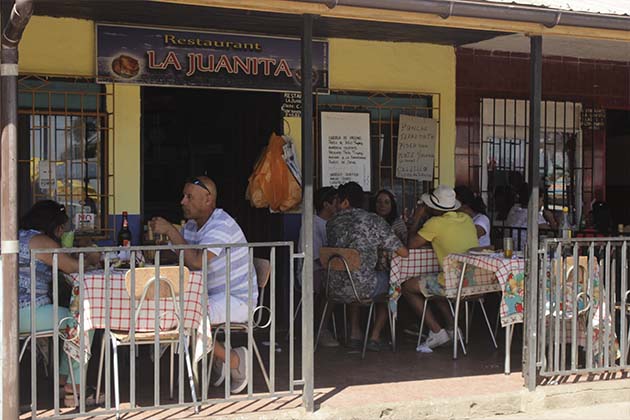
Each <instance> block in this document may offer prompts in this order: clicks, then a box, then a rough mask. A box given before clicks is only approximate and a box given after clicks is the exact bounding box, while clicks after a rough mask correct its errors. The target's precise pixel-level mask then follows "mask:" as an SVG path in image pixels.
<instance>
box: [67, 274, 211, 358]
mask: <svg viewBox="0 0 630 420" xmlns="http://www.w3.org/2000/svg"><path fill="white" fill-rule="evenodd" d="M126 271H127V270H115V269H112V270H110V273H109V277H108V278H106V276H105V272H104V270H98V271H90V272H87V273H85V274H84V276H83V290H82V293H83V295H82V299H80V298H79V295H80V292H81V290H80V276H79V274H76V273H75V274H72V275H71V276H70V278H71V280H72V281H73V290H72V299H71V302H70V311H71V313H72V315H73V316H74V318H75V320H76V321H77V325H79V323H80V321H81V314H80V312H79V309H80V301H81V300H82V301H83V328H81V330H82V331H83V332H84V333H85V332H87V331H89V330H93V329H105V328H106V327H107V315H108V314H109V322H110V323H109V328H110V329H111V330H116V331H129V330H130V328H131V323H130V320H131V299H130V298H129V294H128V293H127V290H126V288H125V273H126ZM108 284H109V293H110V295H109V297H110V298H109V304H107V300H106V288H107V286H108ZM205 296H207V292H205V291H204V290H203V278H202V274H201V272H200V271H191V272H190V277H189V280H188V284H187V286H186V290H185V292H184V295H183V298H184V316H183V319H184V327H185V328H186V329H188V330H192V329H198V328H199V327H200V326H201V325H200V324H201V322H200V321H201V319H202V312H203V308H202V304H203V303H202V302H203V301H202V299H203V298H204V297H205ZM138 303H139V302H138V301H137V300H136V302H135V305H138ZM177 304H178V305H179V301H178V302H177ZM136 309H137V306H136ZM158 314H159V325H160V329H161V330H169V329H173V328H175V327H176V326H177V319H176V312H175V310H174V308H173V303H172V301H171V299H170V298H162V299H160V303H159V308H158ZM154 319H155V301H154V300H153V299H150V300H147V301H145V303H144V305H143V306H142V308H141V309H140V313H139V315H138V319H137V322H136V331H138V332H140V331H154V330H155V321H154ZM208 325H209V324H208ZM66 335H67V336H68V337H70V338H71V340H68V341H66V346H65V348H66V351H67V352H68V353H69V354H70V355H71V356H73V357H75V356H76V357H75V358H76V359H79V358H80V355H79V354H78V353H79V351H78V345H79V334H77V333H76V332H75V331H72V330H68V331H66ZM86 337H87V335H86ZM86 343H87V341H86ZM86 347H89V345H86ZM88 352H89V349H88ZM86 356H87V358H89V353H88V354H87V355H86Z"/></svg>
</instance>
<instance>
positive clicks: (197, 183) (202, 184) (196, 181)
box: [188, 178, 212, 195]
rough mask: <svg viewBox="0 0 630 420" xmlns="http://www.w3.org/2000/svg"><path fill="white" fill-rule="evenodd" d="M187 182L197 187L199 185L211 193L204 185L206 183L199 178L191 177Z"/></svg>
mask: <svg viewBox="0 0 630 420" xmlns="http://www.w3.org/2000/svg"><path fill="white" fill-rule="evenodd" d="M188 183H190V184H193V185H197V186H198V187H201V188H203V189H204V190H206V191H208V194H210V195H212V192H210V190H209V189H208V187H206V184H204V183H203V182H201V180H200V179H199V178H192V179H191V180H190V181H188Z"/></svg>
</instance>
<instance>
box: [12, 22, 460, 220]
mask: <svg viewBox="0 0 630 420" xmlns="http://www.w3.org/2000/svg"><path fill="white" fill-rule="evenodd" d="M94 35H95V31H94V22H91V21H86V20H78V19H66V18H64V19H58V18H48V17H39V16H35V17H33V19H32V20H31V22H30V23H29V25H28V26H27V28H26V31H25V33H24V39H23V42H22V43H21V46H20V72H21V74H40V75H79V76H87V77H94V76H95V61H96V60H95V50H94V49H95V40H94ZM330 88H331V90H349V91H352V90H355V91H371V92H375V91H382V92H394V93H396V92H398V93H423V94H433V95H434V106H438V105H439V107H440V115H439V118H440V141H439V148H440V149H439V156H440V158H439V160H440V162H439V164H440V182H442V183H446V184H451V185H452V184H453V183H454V176H455V175H454V174H455V168H454V151H455V51H454V49H453V48H452V47H447V46H438V45H431V44H417V43H392V42H375V41H358V40H348V39H330ZM111 89H112V87H111V86H108V91H109V92H112V90H111ZM113 92H114V96H113V100H112V98H110V100H109V101H108V109H109V110H111V109H114V116H113V121H110V123H111V122H113V126H114V130H115V133H114V140H113V141H114V143H113V154H110V156H113V158H114V159H113V160H112V161H111V164H112V165H113V170H114V182H115V183H114V185H113V187H114V188H113V191H114V195H115V199H114V201H113V203H112V206H115V207H112V208H111V209H110V210H111V211H114V212H116V213H120V212H121V211H123V210H127V211H128V212H129V213H131V214H134V213H139V211H140V165H139V162H140V88H139V87H138V86H129V85H123V84H117V85H116V86H115V88H114V90H113ZM112 103H114V104H115V106H114V107H113V108H112ZM287 120H288V121H287V126H288V129H289V130H290V132H291V135H292V137H293V138H294V139H295V141H296V145H297V146H298V148H299V145H300V138H301V128H300V119H299V118H290V119H287ZM299 152H300V150H298V153H299Z"/></svg>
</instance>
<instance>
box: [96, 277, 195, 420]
mask: <svg viewBox="0 0 630 420" xmlns="http://www.w3.org/2000/svg"><path fill="white" fill-rule="evenodd" d="M179 273H180V267H178V266H169V267H166V266H165V267H160V278H159V282H160V297H159V298H160V299H159V300H160V307H162V306H165V303H166V302H168V301H170V303H171V305H172V307H173V311H174V312H175V317H176V319H177V325H175V326H174V327H173V328H172V329H170V330H164V331H157V332H156V331H143V332H136V333H135V344H136V345H146V344H154V343H155V341H156V337H158V336H159V339H160V343H164V344H170V345H171V360H170V362H171V363H170V397H171V399H172V398H173V366H174V354H175V352H174V345H175V344H177V343H179V338H180V334H179V323H180V322H182V321H183V314H180V313H179V302H178V301H177V297H178V296H179V295H180V293H183V290H180V287H179V286H180V282H179ZM131 274H132V271H131V270H128V271H127V272H126V273H125V288H126V289H127V293H129V296H131V294H132V293H133V294H134V296H135V299H136V302H137V305H136V311H135V313H134V314H133V316H134V317H135V321H136V324H137V322H138V316H139V315H140V312H141V309H142V306H143V305H144V304H145V302H149V301H152V300H153V299H155V285H156V283H157V281H158V279H156V278H155V267H140V268H136V269H135V290H131ZM183 276H184V278H183V287H184V289H186V285H187V284H188V279H189V277H190V271H189V270H188V268H187V267H183ZM158 312H159V313H161V314H162V313H164V310H163V309H160V308H158ZM109 335H110V337H109V338H110V339H111V341H112V348H113V349H114V391H115V399H116V411H117V414H116V417H117V418H119V417H120V413H119V411H120V385H119V378H118V347H119V346H130V345H131V334H130V333H129V331H110V334H109ZM107 338H108V337H106V336H105V335H103V340H102V343H101V357H100V360H99V369H98V379H97V388H96V400H97V401H98V398H99V392H100V386H101V375H102V371H103V362H104V354H105V342H106V340H107ZM184 345H185V349H184V357H185V359H186V369H187V371H188V381H189V384H190V393H191V396H192V399H193V402H194V403H196V402H197V397H196V393H195V385H194V381H193V375H192V365H191V362H190V355H189V354H188V336H186V337H185V339H184ZM179 351H180V353H181V351H182V349H179ZM156 357H158V358H159V355H156ZM155 380H159V378H155ZM195 410H198V407H196V406H195Z"/></svg>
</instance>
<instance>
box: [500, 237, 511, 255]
mask: <svg viewBox="0 0 630 420" xmlns="http://www.w3.org/2000/svg"><path fill="white" fill-rule="evenodd" d="M513 254H514V240H513V239H512V238H511V237H506V238H503V256H504V257H505V258H512V255H513Z"/></svg>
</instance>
